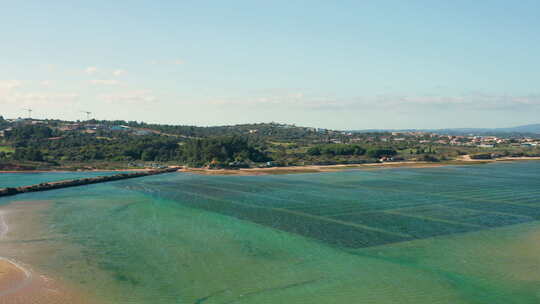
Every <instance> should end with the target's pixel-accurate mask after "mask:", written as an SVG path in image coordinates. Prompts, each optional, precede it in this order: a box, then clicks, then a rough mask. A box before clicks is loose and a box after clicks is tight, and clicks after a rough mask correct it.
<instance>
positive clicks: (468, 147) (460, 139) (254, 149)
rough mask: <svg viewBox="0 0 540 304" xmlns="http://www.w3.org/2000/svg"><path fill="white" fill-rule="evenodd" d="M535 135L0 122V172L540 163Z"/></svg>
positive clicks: (539, 137) (284, 126)
mask: <svg viewBox="0 0 540 304" xmlns="http://www.w3.org/2000/svg"><path fill="white" fill-rule="evenodd" d="M539 143H540V134H535V133H517V134H516V133H503V132H499V133H498V134H492V135H486V134H482V135H479V134H464V135H455V134H454V135H452V134H444V133H440V132H434V131H373V132H371V131H369V132H362V131H343V130H329V129H322V128H311V127H299V126H295V125H290V124H281V123H257V124H243V125H231V126H215V127H198V126H184V125H164V124H149V123H144V122H135V121H105V120H94V119H91V120H87V121H63V120H47V119H45V120H41V119H30V118H26V119H23V118H17V119H4V118H3V117H1V116H0V166H1V167H0V169H3V170H9V169H13V170H25V169H28V170H30V169H51V168H64V169H96V168H141V167H152V168H155V167H164V166H168V165H184V166H190V167H205V168H246V167H274V166H302V165H334V164H365V163H377V162H379V163H380V162H398V161H410V162H413V161H416V162H419V161H422V162H443V161H452V160H463V159H464V158H467V159H494V158H502V157H539V156H540V145H539Z"/></svg>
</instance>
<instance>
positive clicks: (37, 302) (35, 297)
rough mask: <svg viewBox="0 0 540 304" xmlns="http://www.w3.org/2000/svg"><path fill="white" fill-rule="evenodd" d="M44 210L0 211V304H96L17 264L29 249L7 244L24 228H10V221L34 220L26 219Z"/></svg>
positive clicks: (28, 205) (21, 206) (16, 207)
mask: <svg viewBox="0 0 540 304" xmlns="http://www.w3.org/2000/svg"><path fill="white" fill-rule="evenodd" d="M45 207H46V205H45V204H36V205H32V202H25V203H15V204H12V205H8V206H2V207H0V253H1V254H2V255H4V254H6V255H8V256H7V257H0V304H27V303H28V304H41V303H43V304H63V303H70V304H90V303H96V302H94V301H92V302H91V301H90V300H89V299H88V297H86V296H84V295H83V294H82V293H80V292H77V291H75V290H73V289H70V288H68V287H67V286H66V285H65V284H62V283H61V282H59V281H58V280H56V279H54V278H53V277H51V276H48V275H46V274H44V273H42V272H40V271H39V270H37V269H33V268H32V267H31V266H30V265H26V264H25V263H24V262H23V261H19V260H18V259H19V258H20V259H21V260H24V259H25V258H26V257H27V256H26V255H25V254H23V253H25V252H27V249H29V248H21V245H17V244H18V243H16V242H11V241H12V240H16V239H17V237H19V236H18V235H17V234H18V233H19V231H17V230H19V229H18V227H23V226H25V225H24V224H22V223H19V225H17V224H12V222H13V220H12V219H13V218H15V219H17V220H21V219H25V220H26V221H32V220H35V219H32V218H31V217H29V215H31V214H32V213H33V212H35V211H36V209H38V210H39V209H42V208H45ZM22 235H24V231H23V232H22ZM19 253H20V254H19ZM16 259H17V260H16Z"/></svg>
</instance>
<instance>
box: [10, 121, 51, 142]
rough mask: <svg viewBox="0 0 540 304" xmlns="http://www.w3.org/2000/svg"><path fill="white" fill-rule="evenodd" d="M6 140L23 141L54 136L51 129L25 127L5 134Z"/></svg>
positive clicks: (35, 126) (37, 126)
mask: <svg viewBox="0 0 540 304" xmlns="http://www.w3.org/2000/svg"><path fill="white" fill-rule="evenodd" d="M4 136H5V138H6V139H7V140H10V141H22V140H32V139H37V140H39V139H46V138H49V137H53V136H54V132H53V130H52V129H51V128H49V127H47V126H41V125H24V126H19V127H16V128H13V129H12V130H11V131H9V132H6V133H5V135H4Z"/></svg>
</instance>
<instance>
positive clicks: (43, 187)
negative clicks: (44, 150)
mask: <svg viewBox="0 0 540 304" xmlns="http://www.w3.org/2000/svg"><path fill="white" fill-rule="evenodd" d="M178 169H179V168H178V167H171V168H165V169H157V170H150V171H143V172H130V173H120V174H115V175H108V176H98V177H89V178H80V179H71V180H63V181H57V182H48V183H41V184H37V185H30V186H21V187H15V188H0V196H8V195H16V194H21V193H27V192H37V191H47V190H54V189H60V188H67V187H76V186H83V185H90V184H97V183H104V182H110V181H116V180H122V179H128V178H136V177H143V176H150V175H157V174H163V173H171V172H176V171H178Z"/></svg>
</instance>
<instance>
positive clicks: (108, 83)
mask: <svg viewBox="0 0 540 304" xmlns="http://www.w3.org/2000/svg"><path fill="white" fill-rule="evenodd" d="M90 83H91V84H93V85H106V86H116V85H119V84H120V81H118V80H116V79H92V80H90Z"/></svg>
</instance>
